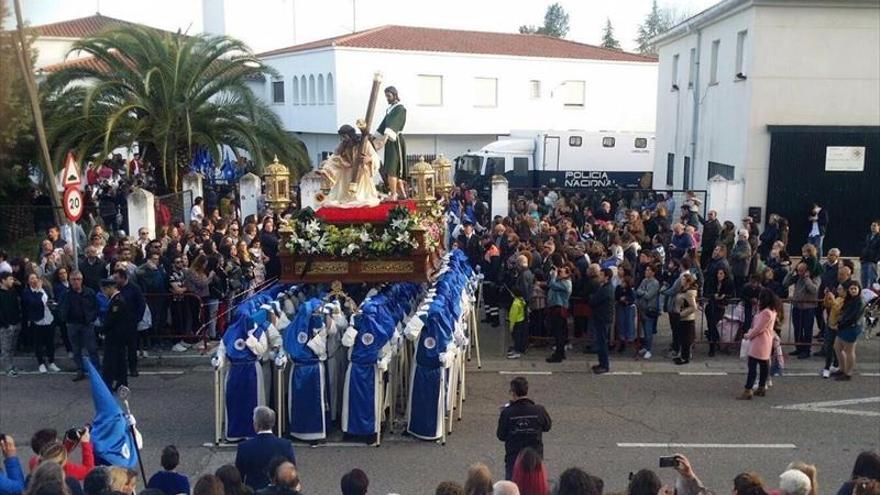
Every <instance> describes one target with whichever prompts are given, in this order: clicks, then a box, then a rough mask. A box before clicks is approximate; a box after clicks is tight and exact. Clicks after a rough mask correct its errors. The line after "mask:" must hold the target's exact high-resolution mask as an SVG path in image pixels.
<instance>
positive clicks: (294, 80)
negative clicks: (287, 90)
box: [292, 76, 299, 105]
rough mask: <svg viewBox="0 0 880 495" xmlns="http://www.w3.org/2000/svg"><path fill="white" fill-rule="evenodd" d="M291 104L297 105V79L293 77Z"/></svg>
mask: <svg viewBox="0 0 880 495" xmlns="http://www.w3.org/2000/svg"><path fill="white" fill-rule="evenodd" d="M292 96H293V98H292V100H293V104H294V105H299V78H298V77H296V76H293V95H292Z"/></svg>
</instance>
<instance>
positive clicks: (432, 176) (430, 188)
mask: <svg viewBox="0 0 880 495" xmlns="http://www.w3.org/2000/svg"><path fill="white" fill-rule="evenodd" d="M436 180H437V175H436V173H435V172H434V167H432V166H431V165H430V164H429V163H428V162H426V161H425V157H423V156H420V157H419V161H418V163H416V164H415V165H413V166H412V168H410V170H409V183H410V187H411V188H412V191H413V199H414V200H415V201H416V206H418V208H419V209H420V210H422V211H428V210H430V209H431V205H433V204H434V201H435V199H436V197H435V196H434V195H435V191H434V187H435V185H436V184H435V182H436Z"/></svg>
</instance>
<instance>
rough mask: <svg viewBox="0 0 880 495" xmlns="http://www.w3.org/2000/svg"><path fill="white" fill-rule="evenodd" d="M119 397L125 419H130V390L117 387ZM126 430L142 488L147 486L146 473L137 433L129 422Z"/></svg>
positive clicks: (123, 386)
mask: <svg viewBox="0 0 880 495" xmlns="http://www.w3.org/2000/svg"><path fill="white" fill-rule="evenodd" d="M116 393H117V395H119V398H120V399H122V404H123V405H124V406H125V415H126V416H127V417H131V408H130V407H128V397H129V396H130V395H131V389H129V388H128V387H126V386H125V385H122V386H120V387H119V390H118V391H117V392H116ZM128 430H129V432H131V440H132V443H134V451H135V452H136V453H137V457H138V465H139V466H140V468H141V479H142V480H144V481H143V482H144V486H147V472H146V470H144V459H143V458H142V457H141V448H140V447H138V442H137V433H136V432H135V430H134V425H133V424H131V422H129V423H128Z"/></svg>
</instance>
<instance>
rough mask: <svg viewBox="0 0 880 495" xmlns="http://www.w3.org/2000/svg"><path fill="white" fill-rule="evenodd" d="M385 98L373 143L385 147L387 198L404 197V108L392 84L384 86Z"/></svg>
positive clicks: (384, 170)
mask: <svg viewBox="0 0 880 495" xmlns="http://www.w3.org/2000/svg"><path fill="white" fill-rule="evenodd" d="M385 99H386V100H387V101H388V105H389V106H388V110H386V111H385V118H383V119H382V123H381V124H379V127H378V128H377V129H376V136H375V138H376V139H375V141H374V144H375V146H376V149H377V150H378V149H381V148H383V147H384V148H385V160H384V161H383V163H382V175H383V176H384V178H385V181H386V185H387V186H388V196H389V198H390V199H397V198H398V197H401V198H402V197H406V187H405V184H406V181H405V179H406V140H405V139H404V138H403V128H404V126H406V108H405V107H404V106H403V104H402V103H400V97H399V96H398V93H397V88H395V87H394V86H388V87H387V88H385ZM401 179H404V180H401Z"/></svg>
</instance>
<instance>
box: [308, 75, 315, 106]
mask: <svg viewBox="0 0 880 495" xmlns="http://www.w3.org/2000/svg"><path fill="white" fill-rule="evenodd" d="M314 104H315V76H314V75H310V76H309V105H314Z"/></svg>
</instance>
